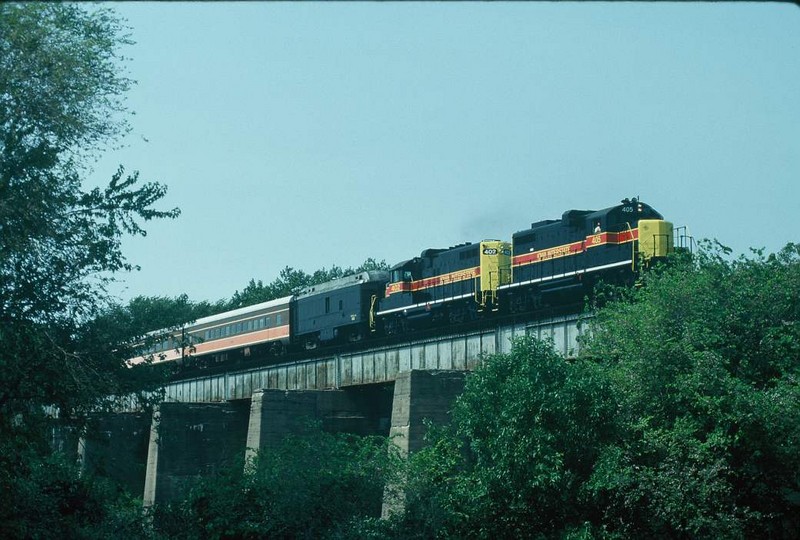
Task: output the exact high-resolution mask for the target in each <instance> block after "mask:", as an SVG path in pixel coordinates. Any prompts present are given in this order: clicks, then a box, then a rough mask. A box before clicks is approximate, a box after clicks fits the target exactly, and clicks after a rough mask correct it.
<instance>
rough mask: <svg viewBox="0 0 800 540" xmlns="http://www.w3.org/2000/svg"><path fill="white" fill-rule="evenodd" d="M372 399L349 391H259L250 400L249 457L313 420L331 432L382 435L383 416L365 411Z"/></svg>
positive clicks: (294, 432)
mask: <svg viewBox="0 0 800 540" xmlns="http://www.w3.org/2000/svg"><path fill="white" fill-rule="evenodd" d="M368 397H369V396H368ZM372 402H373V401H372V400H370V399H364V398H363V396H360V395H357V394H356V393H353V392H351V391H346V390H271V389H264V390H256V391H255V392H254V393H253V397H252V400H251V402H250V423H249V426H248V430H247V452H246V457H247V459H248V460H249V459H252V458H253V457H254V456H255V455H256V453H257V452H258V451H259V450H261V449H262V448H270V447H274V446H276V445H278V444H280V442H281V441H282V440H283V439H284V437H286V436H287V435H291V434H297V433H300V432H302V430H303V427H304V426H305V425H306V423H307V422H309V421H319V422H321V424H322V429H323V430H325V431H328V432H334V433H335V432H343V433H355V434H359V435H371V434H378V433H380V428H381V426H380V422H379V418H377V417H376V415H375V414H374V411H373V410H365V409H370V408H371V406H370V404H371V403H372ZM384 433H385V431H384Z"/></svg>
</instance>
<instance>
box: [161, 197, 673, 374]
mask: <svg viewBox="0 0 800 540" xmlns="http://www.w3.org/2000/svg"><path fill="white" fill-rule="evenodd" d="M673 250H674V240H673V225H672V223H670V222H668V221H665V220H664V218H663V216H662V215H661V214H660V213H658V212H657V211H656V210H654V209H653V208H652V207H651V206H649V205H647V204H645V203H643V202H641V201H639V200H638V199H636V198H632V199H627V198H626V199H623V200H622V201H621V203H620V204H617V205H615V206H612V207H609V208H605V209H603V210H596V211H595V210H568V211H566V212H564V213H563V214H562V216H561V219H548V220H543V221H537V222H534V223H532V224H531V226H530V228H527V229H523V230H520V231H517V232H515V233H514V234H513V235H512V237H511V242H507V241H502V240H484V241H481V242H478V243H466V244H461V245H458V246H454V247H451V248H447V249H426V250H424V251H422V253H421V254H420V256H418V257H414V258H412V259H409V260H406V261H403V262H400V263H398V264H396V265H394V266H393V267H391V268H390V270H389V271H388V272H383V271H370V272H361V273H359V274H355V275H352V276H347V277H343V278H340V279H336V280H333V281H330V282H327V283H323V284H320V285H314V286H312V287H309V288H307V289H304V290H302V291H300V292H299V293H297V294H295V295H293V296H288V297H284V298H279V299H276V300H271V301H269V302H263V303H260V304H256V305H253V306H249V307H245V308H240V309H236V310H233V311H228V312H225V313H220V314H217V315H213V316H211V317H205V318H202V319H199V320H197V321H195V322H194V323H191V324H187V325H185V326H184V327H183V328H181V329H180V330H179V331H177V332H173V333H172V336H171V337H170V338H168V339H167V340H165V341H163V342H162V343H160V344H158V346H156V347H155V348H153V349H151V351H150V352H151V353H156V358H157V361H175V360H178V359H185V358H186V357H187V356H195V357H203V356H208V355H215V356H214V357H215V358H217V359H225V358H226V357H227V354H228V353H229V352H231V351H236V352H237V353H238V354H240V355H243V356H245V357H247V356H251V355H254V354H258V355H262V354H267V355H271V356H279V355H280V354H282V353H283V352H285V351H287V350H292V349H296V350H303V349H305V350H308V349H314V348H317V347H319V346H324V345H328V344H331V343H352V342H357V341H361V340H364V339H367V338H369V337H371V336H376V335H378V336H384V335H385V336H392V335H399V334H403V333H405V332H409V331H412V330H416V329H420V328H430V327H434V326H437V325H454V324H460V323H464V322H468V321H473V320H477V319H479V318H483V317H490V316H492V315H494V314H497V313H504V314H511V313H533V312H536V311H537V310H538V309H541V308H542V307H543V306H553V305H558V304H560V303H565V302H570V301H574V300H575V299H581V298H583V296H584V295H585V294H586V293H588V292H589V291H590V290H591V288H592V287H593V286H594V284H595V283H596V282H597V281H598V280H601V279H602V280H603V281H606V282H616V283H630V282H632V281H633V279H634V278H635V276H636V275H637V273H638V272H639V270H640V269H641V268H642V267H645V266H647V265H649V264H651V263H652V262H653V261H655V260H659V259H662V258H664V257H666V256H667V255H668V254H670V253H671V252H672V251H673Z"/></svg>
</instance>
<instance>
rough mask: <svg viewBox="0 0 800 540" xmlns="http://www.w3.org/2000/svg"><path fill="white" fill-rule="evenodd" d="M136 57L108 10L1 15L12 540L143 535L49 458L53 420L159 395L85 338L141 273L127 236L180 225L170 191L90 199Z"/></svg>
mask: <svg viewBox="0 0 800 540" xmlns="http://www.w3.org/2000/svg"><path fill="white" fill-rule="evenodd" d="M128 43H129V40H128V38H127V37H126V36H125V35H124V29H123V27H122V25H121V23H120V21H119V19H118V18H117V17H115V16H114V15H113V13H112V12H110V11H109V10H102V9H101V10H94V11H90V10H87V9H85V8H84V7H83V6H78V5H71V4H60V3H46V4H43V3H20V4H9V3H4V4H0V372H1V373H2V374H3V376H2V378H0V456H2V458H0V494H2V495H1V496H2V497H3V501H2V504H0V524H2V525H1V526H2V527H5V529H3V531H2V532H4V533H5V532H7V535H3V536H5V537H9V536H10V537H32V538H42V537H87V538H92V537H98V538H100V537H107V536H109V535H113V534H115V530H108V529H103V527H105V526H106V525H109V526H111V524H112V523H113V522H115V520H117V521H116V522H117V525H118V526H120V527H123V528H124V527H127V525H125V523H127V524H128V525H131V524H132V523H134V522H136V519H134V520H133V521H130V520H129V518H130V516H131V515H132V514H131V513H130V512H128V510H126V509H129V508H130V506H129V505H128V504H127V503H125V502H124V501H123V500H122V499H118V498H116V497H114V496H112V495H111V493H110V492H109V491H108V489H107V488H106V487H102V486H101V485H100V484H95V483H93V481H92V480H91V479H89V478H80V479H79V478H77V475H76V472H75V470H74V468H72V467H68V466H65V465H64V464H63V463H62V462H59V461H58V458H56V457H51V456H49V454H50V447H49V443H50V441H49V437H48V434H49V431H48V430H49V429H51V428H52V424H53V419H52V417H51V416H52V415H47V414H45V411H46V410H47V409H46V407H51V406H53V407H54V408H52V409H49V410H51V411H52V410H57V411H58V412H59V414H60V419H61V421H62V422H63V423H64V424H68V423H72V424H73V425H78V424H79V423H80V420H79V419H80V417H82V416H83V415H84V414H85V413H86V412H87V411H89V410H91V409H95V408H98V407H107V406H109V405H110V401H109V400H108V399H107V396H108V395H109V394H112V395H123V394H126V393H129V392H132V391H139V392H146V391H148V390H150V389H151V388H152V387H153V385H154V384H156V383H157V382H158V381H156V380H150V379H149V378H148V377H146V376H145V375H146V373H145V372H144V371H141V370H140V371H136V370H130V369H128V368H127V367H126V365H125V360H126V359H127V358H126V356H125V351H124V347H123V346H122V345H123V343H124V342H121V341H119V340H118V339H115V338H119V337H120V336H121V335H122V334H121V333H112V332H110V331H101V328H100V325H98V324H88V323H91V321H94V320H95V319H96V318H97V317H98V315H99V314H100V313H101V312H102V310H103V309H104V308H105V306H106V305H107V302H108V298H107V294H106V287H107V285H108V283H109V282H110V281H111V280H112V279H113V273H114V272H117V271H120V270H129V269H132V268H133V267H132V265H131V264H130V263H128V262H127V260H126V259H125V257H124V256H123V254H122V251H121V240H122V238H123V236H125V235H130V234H133V235H144V234H145V231H144V229H143V228H142V223H143V222H146V221H149V220H151V219H159V218H171V217H175V216H177V215H178V210H177V209H174V210H166V211H162V210H158V209H156V208H154V204H156V203H157V202H158V201H159V200H160V199H161V198H162V197H163V196H164V194H165V191H166V188H165V187H164V186H163V185H160V184H157V183H140V182H139V177H138V173H135V172H134V173H133V174H131V175H127V176H126V175H125V173H124V171H123V169H122V168H121V167H120V168H119V170H118V171H117V172H116V173H115V174H113V176H112V177H111V178H110V181H109V183H108V185H107V186H106V187H103V188H94V189H88V190H87V189H84V187H83V185H82V183H83V176H84V173H85V172H86V170H87V168H88V167H87V164H88V163H89V161H90V159H91V158H93V157H94V156H96V155H97V153H98V152H100V151H101V150H103V148H104V147H106V146H107V145H109V144H114V143H116V142H117V141H118V140H119V138H120V137H121V136H122V135H124V134H125V133H126V132H127V129H128V128H127V121H126V117H125V113H126V110H125V107H124V104H123V99H124V97H123V94H124V92H125V91H126V90H127V89H128V88H129V87H130V85H131V81H130V80H128V79H127V78H126V77H125V76H124V75H122V73H121V67H120V61H121V60H122V57H121V56H120V54H119V49H120V47H122V46H124V45H127V44H128ZM106 330H107V329H106ZM126 333H127V332H126ZM115 344H116V345H119V346H115ZM109 501H111V502H109ZM117 502H119V504H120V506H118V507H115V508H117V511H118V512H117V513H115V511H114V510H113V509H112V507H114V505H115V504H116V503H117ZM135 513H136V514H137V515H138V511H136V512H135ZM137 519H138V518H137ZM117 525H114V526H113V527H112V529H114V528H115V527H116V526H117ZM131 526H134V525H131ZM103 531H105V532H103Z"/></svg>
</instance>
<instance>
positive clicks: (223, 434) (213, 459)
mask: <svg viewBox="0 0 800 540" xmlns="http://www.w3.org/2000/svg"><path fill="white" fill-rule="evenodd" d="M249 414H250V402H249V401H248V400H237V401H230V402H224V403H173V402H168V403H162V404H161V405H160V406H159V407H158V409H157V410H156V411H155V412H154V414H153V421H152V427H151V430H150V440H149V448H148V458H147V473H146V476H145V482H144V504H145V506H152V505H153V504H159V503H166V502H170V501H174V500H179V499H180V498H181V497H182V496H183V495H184V494H185V493H186V491H187V490H188V489H189V488H190V487H191V485H192V483H193V482H195V481H196V480H197V479H198V478H201V477H203V476H206V475H209V474H212V473H214V472H216V471H218V470H220V469H222V468H224V467H226V466H232V465H233V464H234V463H235V461H236V459H237V458H240V457H241V456H242V455H243V454H244V449H245V442H246V440H247V426H248V419H249Z"/></svg>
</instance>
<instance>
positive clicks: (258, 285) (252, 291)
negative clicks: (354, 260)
mask: <svg viewBox="0 0 800 540" xmlns="http://www.w3.org/2000/svg"><path fill="white" fill-rule="evenodd" d="M388 269H389V265H387V264H386V261H380V262H378V261H376V260H375V259H373V258H372V257H370V258H368V259H367V260H365V261H364V262H363V263H362V264H361V265H360V266H358V267H357V268H355V269H353V268H345V269H342V268H341V267H339V266H336V265H333V266H331V268H330V269H329V270H328V269H326V268H322V269H320V270H316V271H315V272H314V273H313V274H308V273H306V272H304V271H303V270H295V269H294V268H292V267H290V266H287V267H286V268H284V269H283V270H281V271H280V274H279V275H278V277H277V278H276V279H275V280H273V281H272V283H270V284H268V285H264V283H263V282H262V281H261V280H258V281H256V280H254V279H251V280H250V283H248V284H247V287H245V288H244V289H243V290H242V291H241V292H240V291H236V292H235V293H234V294H233V297H232V298H231V300H230V303H229V304H228V306H227V309H236V308H240V307H245V306H252V305H253V304H258V303H259V302H267V301H269V300H275V299H276V298H282V297H284V296H289V295H292V294H296V293H298V292H300V291H301V290H303V289H305V288H306V287H311V286H312V285H318V284H320V283H325V282H327V281H331V280H334V279H338V278H341V277H345V276H350V275H353V274H358V273H360V272H369V271H376V270H388Z"/></svg>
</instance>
